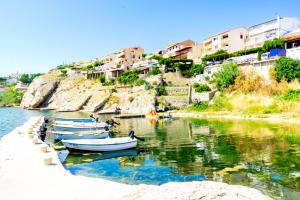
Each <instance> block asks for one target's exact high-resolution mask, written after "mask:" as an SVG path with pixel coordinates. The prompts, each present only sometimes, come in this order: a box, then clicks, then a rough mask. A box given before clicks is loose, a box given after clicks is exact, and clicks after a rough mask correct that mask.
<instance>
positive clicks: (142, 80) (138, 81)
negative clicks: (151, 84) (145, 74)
mask: <svg viewBox="0 0 300 200" xmlns="http://www.w3.org/2000/svg"><path fill="white" fill-rule="evenodd" d="M145 82H146V81H145V80H144V79H138V80H137V81H136V83H135V84H136V85H137V86H141V85H144V84H145Z"/></svg>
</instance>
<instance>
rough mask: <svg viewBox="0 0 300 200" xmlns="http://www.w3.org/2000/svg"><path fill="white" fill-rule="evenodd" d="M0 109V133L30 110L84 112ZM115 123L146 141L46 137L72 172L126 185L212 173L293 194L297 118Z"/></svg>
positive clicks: (298, 187)
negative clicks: (105, 149)
mask: <svg viewBox="0 0 300 200" xmlns="http://www.w3.org/2000/svg"><path fill="white" fill-rule="evenodd" d="M0 114H1V116H2V117H1V118H0V125H1V126H0V127H1V132H0V135H3V134H5V133H8V132H9V131H10V130H12V129H13V128H14V127H15V126H17V125H20V124H22V123H23V122H24V121H26V119H28V118H29V117H30V116H34V115H41V114H42V115H44V116H46V117H48V118H50V119H53V118H54V117H87V116H88V114H85V113H79V112H76V113H70V112H69V113H55V112H50V111H44V112H40V111H25V110H22V109H17V108H7V109H6V108H3V109H0ZM110 117H111V116H105V117H103V118H101V120H105V119H108V118H110ZM119 122H120V123H121V125H120V126H118V127H116V128H114V130H115V131H116V137H118V136H126V135H127V133H128V131H129V130H134V131H135V133H136V135H137V136H140V137H144V138H145V139H146V141H145V142H139V144H138V147H137V148H136V149H130V150H125V151H119V152H109V153H71V154H70V153H68V151H67V150H65V149H64V148H63V146H62V145H61V143H56V142H54V141H53V139H52V138H51V135H48V137H47V142H48V143H49V144H50V145H52V146H53V147H55V148H56V149H57V151H58V154H59V157H60V159H61V161H62V163H63V165H64V166H65V168H66V169H67V170H69V171H70V172H71V173H72V174H74V175H84V176H88V177H99V178H105V179H108V180H113V181H118V182H123V183H128V184H140V183H146V184H156V185H160V184H164V183H167V182H170V181H176V182H182V181H201V180H213V181H220V182H226V183H229V184H236V185H245V186H248V187H252V188H256V189H258V190H260V191H262V192H263V193H265V194H267V195H269V196H271V197H273V198H274V199H288V200H296V199H297V200H299V199H300V125H299V124H288V123H270V122H259V121H250V120H249V121H248V120H222V119H217V120H214V119H188V118H187V119H173V120H147V119H143V118H139V119H123V120H119Z"/></svg>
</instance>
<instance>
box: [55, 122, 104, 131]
mask: <svg viewBox="0 0 300 200" xmlns="http://www.w3.org/2000/svg"><path fill="white" fill-rule="evenodd" d="M53 128H54V130H56V131H88V130H101V129H108V128H109V125H108V124H107V123H73V124H60V123H59V124H57V123H56V124H53Z"/></svg>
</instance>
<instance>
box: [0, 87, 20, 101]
mask: <svg viewBox="0 0 300 200" xmlns="http://www.w3.org/2000/svg"><path fill="white" fill-rule="evenodd" d="M22 96H23V93H21V92H19V91H18V90H16V89H14V87H12V86H10V87H8V88H7V89H6V90H5V91H3V92H0V106H12V105H19V104H20V103H21V100H22Z"/></svg>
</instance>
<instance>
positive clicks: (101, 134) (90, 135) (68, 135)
mask: <svg viewBox="0 0 300 200" xmlns="http://www.w3.org/2000/svg"><path fill="white" fill-rule="evenodd" d="M51 134H52V137H53V138H54V139H55V140H73V139H103V138H107V137H108V136H109V132H108V131H102V130H101V131H81V132H69V131H53V132H52V133H51Z"/></svg>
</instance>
